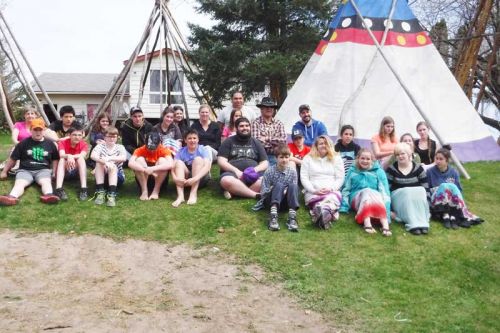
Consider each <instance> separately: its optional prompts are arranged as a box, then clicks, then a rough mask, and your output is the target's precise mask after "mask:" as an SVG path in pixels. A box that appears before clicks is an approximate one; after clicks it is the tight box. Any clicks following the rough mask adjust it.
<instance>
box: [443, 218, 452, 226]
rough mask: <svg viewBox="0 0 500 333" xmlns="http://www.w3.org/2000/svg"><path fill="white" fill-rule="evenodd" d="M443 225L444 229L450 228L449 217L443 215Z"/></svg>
mask: <svg viewBox="0 0 500 333" xmlns="http://www.w3.org/2000/svg"><path fill="white" fill-rule="evenodd" d="M443 226H444V227H445V228H446V229H450V228H451V220H450V218H449V217H445V218H443Z"/></svg>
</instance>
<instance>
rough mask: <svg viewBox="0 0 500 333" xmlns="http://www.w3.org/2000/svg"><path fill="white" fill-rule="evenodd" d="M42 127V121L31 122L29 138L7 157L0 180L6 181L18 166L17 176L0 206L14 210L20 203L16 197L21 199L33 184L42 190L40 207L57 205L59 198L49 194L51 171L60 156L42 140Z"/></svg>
mask: <svg viewBox="0 0 500 333" xmlns="http://www.w3.org/2000/svg"><path fill="white" fill-rule="evenodd" d="M44 129H45V123H44V121H43V119H34V120H33V121H32V122H31V137H29V138H27V139H25V140H23V141H21V142H20V143H18V144H17V145H16V147H15V148H14V151H13V152H12V154H11V155H10V158H9V159H8V161H7V163H6V165H5V167H4V169H3V170H2V173H0V179H6V178H7V175H8V172H9V170H10V169H11V168H12V167H13V166H14V165H15V164H16V162H17V161H20V163H19V170H18V171H17V172H16V181H15V182H14V187H13V188H12V190H11V191H10V194H9V195H2V196H0V205H3V206H13V205H16V204H18V203H19V197H20V196H22V195H23V193H24V189H25V188H26V187H28V186H29V185H31V183H33V181H35V182H36V183H37V184H38V185H40V186H41V187H42V193H43V195H42V196H41V197H40V200H41V201H42V202H43V203H48V204H52V203H57V202H59V197H57V196H56V195H54V194H53V193H52V183H51V181H52V179H51V177H52V171H51V169H50V167H51V164H52V170H56V169H57V160H58V159H59V153H58V151H57V148H56V146H55V145H54V143H53V142H52V141H49V140H45V139H44V137H43V135H44Z"/></svg>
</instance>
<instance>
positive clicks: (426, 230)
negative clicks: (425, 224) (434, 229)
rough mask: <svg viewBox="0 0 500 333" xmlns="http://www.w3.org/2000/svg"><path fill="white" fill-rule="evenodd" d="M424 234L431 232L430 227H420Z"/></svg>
mask: <svg viewBox="0 0 500 333" xmlns="http://www.w3.org/2000/svg"><path fill="white" fill-rule="evenodd" d="M420 231H421V232H422V235H427V234H428V233H429V228H420Z"/></svg>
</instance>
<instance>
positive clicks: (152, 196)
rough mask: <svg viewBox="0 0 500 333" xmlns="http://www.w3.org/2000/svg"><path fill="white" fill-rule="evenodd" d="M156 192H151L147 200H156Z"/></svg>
mask: <svg viewBox="0 0 500 333" xmlns="http://www.w3.org/2000/svg"><path fill="white" fill-rule="evenodd" d="M158 197H159V196H158V193H155V192H153V193H151V195H150V196H149V200H158Z"/></svg>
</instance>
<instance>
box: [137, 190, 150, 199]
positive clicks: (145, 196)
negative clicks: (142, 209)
mask: <svg viewBox="0 0 500 333" xmlns="http://www.w3.org/2000/svg"><path fill="white" fill-rule="evenodd" d="M139 199H140V200H142V201H146V200H149V197H148V192H142V194H141V196H140V197H139Z"/></svg>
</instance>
